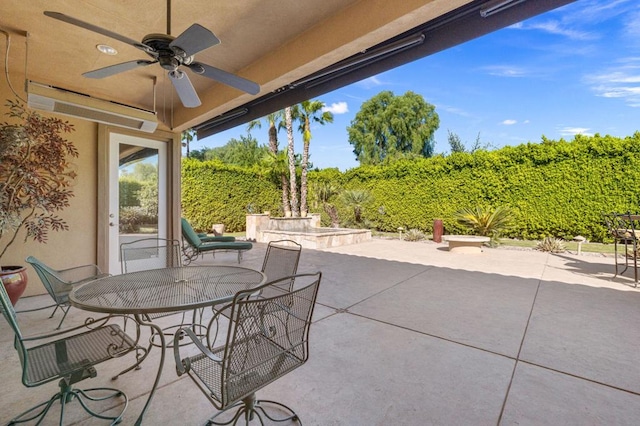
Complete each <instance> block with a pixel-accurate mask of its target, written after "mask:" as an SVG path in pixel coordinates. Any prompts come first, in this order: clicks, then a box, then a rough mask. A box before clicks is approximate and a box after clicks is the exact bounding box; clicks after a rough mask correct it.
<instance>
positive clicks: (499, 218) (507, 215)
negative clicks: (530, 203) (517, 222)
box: [454, 206, 513, 245]
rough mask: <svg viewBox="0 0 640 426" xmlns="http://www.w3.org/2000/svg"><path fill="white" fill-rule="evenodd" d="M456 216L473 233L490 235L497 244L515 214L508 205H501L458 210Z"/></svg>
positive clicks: (493, 242)
mask: <svg viewBox="0 0 640 426" xmlns="http://www.w3.org/2000/svg"><path fill="white" fill-rule="evenodd" d="M454 218H455V219H456V221H457V222H458V224H460V225H462V226H464V227H465V228H467V230H468V231H469V232H470V233H471V234H473V235H480V236H483V237H489V238H491V244H492V245H495V244H497V242H498V237H499V236H500V234H501V233H502V232H504V231H505V230H506V229H508V228H509V226H510V224H511V222H512V220H513V214H512V212H511V209H510V208H509V207H507V206H499V207H496V208H495V209H492V208H490V207H481V206H477V207H474V208H469V209H462V210H460V211H457V212H456V213H455V215H454Z"/></svg>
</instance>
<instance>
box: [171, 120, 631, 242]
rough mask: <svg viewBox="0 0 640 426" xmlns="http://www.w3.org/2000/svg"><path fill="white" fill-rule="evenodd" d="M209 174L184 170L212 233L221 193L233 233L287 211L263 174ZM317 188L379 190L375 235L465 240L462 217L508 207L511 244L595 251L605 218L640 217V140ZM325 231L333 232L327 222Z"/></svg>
mask: <svg viewBox="0 0 640 426" xmlns="http://www.w3.org/2000/svg"><path fill="white" fill-rule="evenodd" d="M200 164H207V163H198V162H191V161H190V162H185V167H184V168H183V170H184V172H183V205H184V206H185V215H188V216H189V219H190V220H192V221H196V222H197V223H199V224H200V223H201V224H202V226H205V224H208V223H210V221H211V217H210V215H211V213H210V212H207V211H206V209H205V206H208V205H211V204H210V202H207V203H205V204H204V205H202V204H196V203H197V202H198V200H199V197H205V196H206V195H203V194H206V192H207V188H211V187H212V186H218V187H222V188H224V190H225V191H227V189H228V190H229V191H228V192H225V193H226V194H228V195H227V196H226V197H224V196H223V197H217V201H216V203H217V204H215V206H216V207H215V209H213V211H217V212H226V213H225V215H224V216H216V220H219V221H221V222H223V223H225V224H226V225H227V226H228V227H230V229H242V228H243V227H244V213H245V207H246V205H247V204H249V203H253V204H255V205H256V206H259V208H258V211H260V209H262V210H271V211H272V212H273V211H279V210H280V208H279V191H278V189H277V188H276V186H275V184H273V183H271V182H268V181H267V180H266V179H264V178H262V177H260V176H259V175H258V174H256V173H250V172H247V171H243V170H241V169H232V168H229V167H226V168H224V167H222V168H220V167H221V166H216V167H218V168H215V169H214V168H213V166H212V165H208V166H205V165H200ZM205 170H206V171H205ZM214 170H215V173H213V172H214ZM196 171H198V172H197V173H196ZM212 175H215V177H214V176H212ZM309 179H310V186H311V187H313V185H314V182H319V181H322V180H328V181H331V182H333V183H335V184H336V185H337V186H338V187H340V188H341V189H367V190H369V191H370V192H371V195H372V196H373V197H372V200H373V201H371V202H370V203H369V204H368V205H366V206H364V208H363V216H364V218H365V219H366V221H367V224H368V225H369V226H371V227H373V228H376V229H378V230H381V231H389V232H395V231H396V230H397V228H398V227H404V228H405V229H411V228H417V229H420V230H422V231H425V232H427V233H430V232H432V231H433V229H432V227H433V220H434V219H442V220H443V222H444V225H445V229H446V232H447V233H451V234H453V233H463V232H464V230H463V229H461V228H460V227H459V226H458V225H457V224H456V223H455V221H454V220H453V215H454V213H455V212H456V211H457V210H460V209H462V208H465V207H474V206H476V205H481V206H490V207H497V206H501V205H506V206H510V207H511V208H512V210H513V212H514V215H515V221H514V225H513V227H512V229H511V230H510V231H509V232H508V233H507V234H506V235H504V236H509V237H515V238H523V239H541V238H544V237H546V236H553V237H557V238H564V239H572V238H573V237H574V236H576V235H582V236H584V237H586V238H588V239H589V240H591V241H606V240H607V232H606V229H605V227H604V224H603V223H602V213H603V212H612V211H634V212H635V211H637V210H638V209H639V207H638V204H639V202H640V132H636V133H635V134H634V135H633V136H630V137H626V138H616V137H611V136H600V135H595V136H592V137H587V136H576V137H575V138H574V140H573V141H565V140H559V141H553V140H548V139H546V138H543V140H542V142H541V143H528V144H523V145H519V146H514V147H505V148H502V149H499V150H494V151H477V152H475V153H473V154H469V153H454V154H452V155H450V156H447V157H444V156H437V157H433V158H428V159H418V160H400V161H397V162H395V163H392V164H390V165H386V166H362V167H358V168H355V169H351V170H348V171H347V172H345V173H340V172H339V171H337V170H336V169H327V170H321V171H316V172H312V173H310V174H309ZM257 188H261V189H260V190H257V191H256V189H257ZM267 188H268V189H267ZM220 198H222V199H220ZM211 202H213V201H211ZM330 202H331V203H332V204H334V205H336V207H337V208H338V211H339V214H340V217H341V219H345V218H347V217H349V215H352V212H351V211H350V210H349V209H348V208H347V206H343V205H340V201H339V197H338V196H335V197H334V199H332V200H330ZM317 210H321V209H320V208H317ZM190 215H193V217H191V216H190ZM323 223H328V218H327V217H326V215H325V214H324V213H323ZM232 224H233V225H232ZM208 226H210V225H208Z"/></svg>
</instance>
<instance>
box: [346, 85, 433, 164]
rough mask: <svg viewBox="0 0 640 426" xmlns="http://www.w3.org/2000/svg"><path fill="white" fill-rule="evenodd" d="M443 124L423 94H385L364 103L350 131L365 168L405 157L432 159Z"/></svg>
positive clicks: (348, 129)
mask: <svg viewBox="0 0 640 426" xmlns="http://www.w3.org/2000/svg"><path fill="white" fill-rule="evenodd" d="M439 125H440V118H439V117H438V114H437V113H436V112H435V106H433V105H431V104H429V103H427V102H426V101H425V100H424V98H423V97H422V96H421V95H418V94H416V93H414V92H411V91H408V92H406V93H405V94H404V95H402V96H395V95H394V94H393V92H391V91H384V92H380V93H378V94H377V95H376V96H374V97H373V98H371V99H369V100H368V101H366V102H364V103H363V104H362V107H361V108H360V111H358V113H357V114H356V116H355V118H354V119H353V120H352V121H351V126H349V127H347V132H348V133H349V143H350V144H351V145H353V147H354V149H353V153H354V154H355V155H356V158H357V159H358V161H359V162H360V164H361V165H363V164H381V163H387V162H390V161H393V160H395V159H398V158H402V157H431V156H432V155H433V149H434V146H435V140H434V133H435V131H436V130H437V129H438V126H439Z"/></svg>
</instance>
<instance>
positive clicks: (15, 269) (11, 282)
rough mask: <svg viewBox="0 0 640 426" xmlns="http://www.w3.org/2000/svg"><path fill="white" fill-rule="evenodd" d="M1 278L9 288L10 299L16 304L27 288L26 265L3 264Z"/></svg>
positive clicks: (5, 286) (0, 270)
mask: <svg viewBox="0 0 640 426" xmlns="http://www.w3.org/2000/svg"><path fill="white" fill-rule="evenodd" d="M0 280H2V284H3V285H4V288H5V289H6V290H7V294H8V295H9V300H11V303H12V304H13V306H15V305H16V303H18V299H20V296H22V293H24V291H25V289H26V288H27V268H26V267H24V266H2V267H1V268H0Z"/></svg>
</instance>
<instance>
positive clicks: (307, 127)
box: [293, 101, 333, 213]
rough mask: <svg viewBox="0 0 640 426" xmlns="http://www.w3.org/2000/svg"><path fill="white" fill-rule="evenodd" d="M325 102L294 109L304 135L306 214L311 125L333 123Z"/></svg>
mask: <svg viewBox="0 0 640 426" xmlns="http://www.w3.org/2000/svg"><path fill="white" fill-rule="evenodd" d="M323 108H324V102H321V101H303V102H302V103H300V104H298V105H296V106H295V107H293V118H294V119H295V120H297V121H298V122H299V130H300V132H301V133H302V142H303V148H302V164H301V173H300V212H301V213H306V212H307V211H308V210H309V208H308V206H307V190H308V189H307V169H308V167H309V145H310V143H311V123H312V122H313V123H317V124H320V125H325V124H326V123H333V114H332V113H331V112H329V111H323V110H322V109H323Z"/></svg>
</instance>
